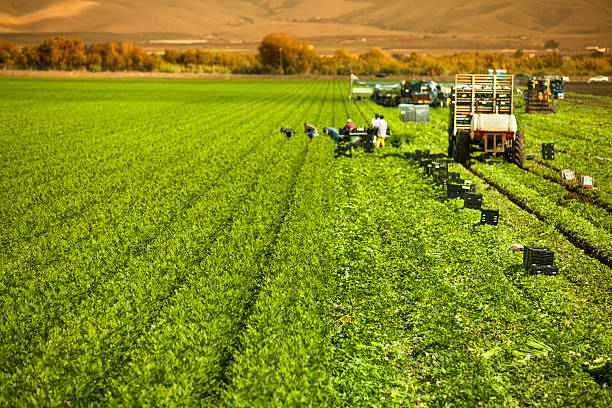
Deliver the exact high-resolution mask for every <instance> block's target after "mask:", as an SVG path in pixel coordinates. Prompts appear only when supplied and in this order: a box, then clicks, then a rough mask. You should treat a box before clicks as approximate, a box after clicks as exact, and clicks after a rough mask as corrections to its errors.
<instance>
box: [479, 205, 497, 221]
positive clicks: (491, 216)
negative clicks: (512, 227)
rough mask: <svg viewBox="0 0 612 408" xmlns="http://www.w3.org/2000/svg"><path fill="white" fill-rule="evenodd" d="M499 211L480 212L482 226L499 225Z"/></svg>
mask: <svg viewBox="0 0 612 408" xmlns="http://www.w3.org/2000/svg"><path fill="white" fill-rule="evenodd" d="M498 221H499V210H483V209H481V210H480V225H497V222H498Z"/></svg>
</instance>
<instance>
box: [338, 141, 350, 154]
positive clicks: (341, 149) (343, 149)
mask: <svg viewBox="0 0 612 408" xmlns="http://www.w3.org/2000/svg"><path fill="white" fill-rule="evenodd" d="M341 156H342V157H353V146H351V144H350V143H348V144H343V143H340V144H338V147H336V157H341Z"/></svg>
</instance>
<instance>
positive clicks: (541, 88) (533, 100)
mask: <svg viewBox="0 0 612 408" xmlns="http://www.w3.org/2000/svg"><path fill="white" fill-rule="evenodd" d="M524 98H525V112H527V113H555V112H556V111H557V109H556V108H555V103H554V102H553V92H552V91H551V82H550V79H546V78H531V79H529V82H527V92H526V93H525V96H524Z"/></svg>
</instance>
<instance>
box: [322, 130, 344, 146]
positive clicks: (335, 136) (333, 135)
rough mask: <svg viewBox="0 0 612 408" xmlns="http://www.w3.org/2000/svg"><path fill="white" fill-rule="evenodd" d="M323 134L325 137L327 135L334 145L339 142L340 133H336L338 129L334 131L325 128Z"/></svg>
mask: <svg viewBox="0 0 612 408" xmlns="http://www.w3.org/2000/svg"><path fill="white" fill-rule="evenodd" d="M323 133H325V134H326V135H329V136H330V137H331V138H332V140H333V141H334V143H335V144H338V142H339V141H340V133H339V132H338V129H336V128H335V127H331V126H328V127H325V128H323Z"/></svg>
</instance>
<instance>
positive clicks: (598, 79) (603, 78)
mask: <svg viewBox="0 0 612 408" xmlns="http://www.w3.org/2000/svg"><path fill="white" fill-rule="evenodd" d="M591 82H608V77H607V76H603V75H597V76H594V77H591V78H589V84H590V83H591Z"/></svg>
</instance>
